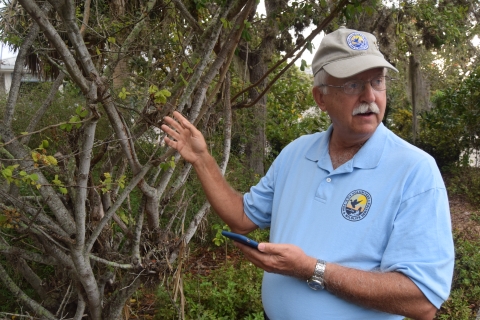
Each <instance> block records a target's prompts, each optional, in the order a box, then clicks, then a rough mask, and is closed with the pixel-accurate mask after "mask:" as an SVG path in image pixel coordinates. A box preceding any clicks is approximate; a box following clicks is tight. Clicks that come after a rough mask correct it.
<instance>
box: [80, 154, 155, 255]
mask: <svg viewBox="0 0 480 320" xmlns="http://www.w3.org/2000/svg"><path fill="white" fill-rule="evenodd" d="M151 168H152V164H151V163H150V164H147V165H145V166H144V167H143V168H142V170H141V171H140V172H139V173H137V175H136V176H134V177H133V178H132V180H130V183H129V184H128V185H127V186H126V187H125V189H123V192H122V193H121V194H120V195H119V196H118V199H117V201H115V203H114V204H113V205H112V206H111V207H110V209H108V210H107V212H106V213H105V216H104V217H103V218H102V220H100V222H99V223H98V225H97V227H96V228H95V230H94V231H93V232H92V235H91V236H90V238H89V239H88V241H87V243H86V245H85V252H90V251H91V250H92V247H93V244H94V243H95V241H97V238H98V236H99V235H100V233H101V232H102V230H103V228H104V227H105V225H106V224H107V223H108V222H109V221H110V219H111V218H112V215H113V213H115V212H116V211H117V210H118V209H119V208H120V206H121V205H122V203H123V201H124V200H125V199H126V198H127V196H128V195H129V194H130V192H132V190H133V189H134V188H135V187H136V185H137V184H138V183H139V182H140V180H142V179H143V177H144V176H145V175H146V174H147V172H148V171H149V170H150V169H151Z"/></svg>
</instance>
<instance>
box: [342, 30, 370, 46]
mask: <svg viewBox="0 0 480 320" xmlns="http://www.w3.org/2000/svg"><path fill="white" fill-rule="evenodd" d="M347 44H348V46H349V47H350V48H351V49H353V50H367V49H368V40H367V38H366V37H365V36H364V35H363V34H361V33H359V32H353V33H350V34H349V35H348V37H347Z"/></svg>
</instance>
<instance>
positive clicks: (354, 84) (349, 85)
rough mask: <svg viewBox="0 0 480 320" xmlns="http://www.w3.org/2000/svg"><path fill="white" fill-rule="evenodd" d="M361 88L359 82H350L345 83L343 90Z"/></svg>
mask: <svg viewBox="0 0 480 320" xmlns="http://www.w3.org/2000/svg"><path fill="white" fill-rule="evenodd" d="M361 87H362V84H361V83H360V82H356V81H352V82H347V83H345V88H347V89H352V90H355V89H358V88H361Z"/></svg>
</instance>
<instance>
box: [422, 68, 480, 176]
mask: <svg viewBox="0 0 480 320" xmlns="http://www.w3.org/2000/svg"><path fill="white" fill-rule="evenodd" d="M434 103H435V108H433V109H432V110H431V111H429V112H425V113H423V114H422V123H421V132H420V139H419V143H418V146H419V147H421V148H422V149H424V150H425V151H427V152H429V153H430V154H431V155H432V156H433V157H434V158H435V159H436V160H437V163H438V165H439V166H440V167H445V166H447V165H452V164H454V163H456V162H457V161H458V160H459V157H460V154H461V153H462V152H465V159H468V155H469V154H470V152H472V151H473V150H478V149H479V148H480V138H479V136H480V68H479V69H477V70H475V71H474V72H473V73H472V74H470V75H469V76H468V77H467V78H466V79H465V80H464V81H462V82H460V83H459V85H458V87H454V88H448V89H446V90H445V91H443V92H441V91H438V92H437V93H436V95H435V96H434ZM464 164H468V162H467V163H464Z"/></svg>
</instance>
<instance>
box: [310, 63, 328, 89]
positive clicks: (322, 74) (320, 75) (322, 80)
mask: <svg viewBox="0 0 480 320" xmlns="http://www.w3.org/2000/svg"><path fill="white" fill-rule="evenodd" d="M328 77H330V75H329V74H328V73H327V71H325V69H320V70H319V71H318V72H317V74H316V75H315V77H314V78H313V85H314V86H315V87H318V88H319V89H320V90H321V91H322V93H323V94H327V92H328V87H320V85H322V84H326V83H327V79H328Z"/></svg>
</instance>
